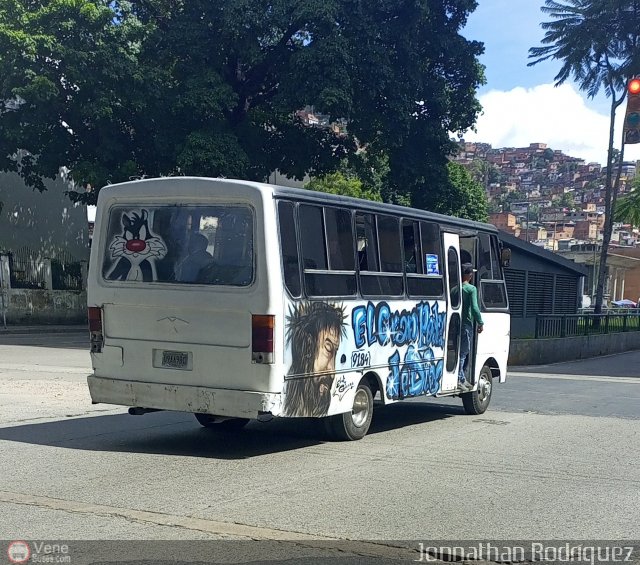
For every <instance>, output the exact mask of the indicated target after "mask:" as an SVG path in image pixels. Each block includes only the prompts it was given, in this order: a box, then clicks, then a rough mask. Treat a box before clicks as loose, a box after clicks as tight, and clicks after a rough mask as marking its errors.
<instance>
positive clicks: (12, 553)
mask: <svg viewBox="0 0 640 565" xmlns="http://www.w3.org/2000/svg"><path fill="white" fill-rule="evenodd" d="M7 557H8V558H9V562H10V563H26V562H27V561H29V558H30V557H31V548H30V547H29V544H28V543H27V542H26V541H22V540H16V541H12V542H11V543H10V544H9V547H7Z"/></svg>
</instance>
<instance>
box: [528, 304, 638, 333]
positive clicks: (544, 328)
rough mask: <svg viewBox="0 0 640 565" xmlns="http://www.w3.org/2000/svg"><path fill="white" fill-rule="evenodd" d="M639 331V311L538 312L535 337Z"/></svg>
mask: <svg viewBox="0 0 640 565" xmlns="http://www.w3.org/2000/svg"><path fill="white" fill-rule="evenodd" d="M637 331H640V311H638V310H632V311H626V312H607V313H606V314H548V315H547V314H539V315H538V316H536V338H545V337H573V336H580V335H594V334H610V333H618V332H637Z"/></svg>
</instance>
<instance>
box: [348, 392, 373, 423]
mask: <svg viewBox="0 0 640 565" xmlns="http://www.w3.org/2000/svg"><path fill="white" fill-rule="evenodd" d="M368 417H369V397H368V396H367V393H366V391H365V390H364V389H361V388H359V389H358V390H357V391H356V397H355V398H354V399H353V410H351V419H352V420H353V423H354V425H355V426H357V427H359V428H360V427H362V425H363V424H364V423H365V422H366V421H367V418H368Z"/></svg>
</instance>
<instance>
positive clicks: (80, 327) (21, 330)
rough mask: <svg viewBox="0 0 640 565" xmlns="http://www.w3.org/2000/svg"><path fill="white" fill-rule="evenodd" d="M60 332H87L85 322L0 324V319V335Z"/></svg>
mask: <svg viewBox="0 0 640 565" xmlns="http://www.w3.org/2000/svg"><path fill="white" fill-rule="evenodd" d="M54 333H55V334H62V333H87V334H88V333H89V328H88V326H87V325H86V324H74V325H54V324H52V325H39V326H9V325H8V326H7V327H6V328H5V327H4V326H2V323H1V320H0V335H7V334H54Z"/></svg>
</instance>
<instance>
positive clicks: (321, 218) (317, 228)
mask: <svg viewBox="0 0 640 565" xmlns="http://www.w3.org/2000/svg"><path fill="white" fill-rule="evenodd" d="M298 212H299V220H300V221H299V226H300V238H301V241H302V257H303V261H304V277H303V280H304V288H305V292H306V295H307V296H310V297H315V296H318V297H320V296H331V297H349V296H355V295H356V294H357V284H356V270H355V251H354V246H353V227H352V223H351V212H350V211H349V210H343V209H340V208H334V207H330V206H326V207H322V206H317V205H312V204H301V205H300V207H299V208H298Z"/></svg>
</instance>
